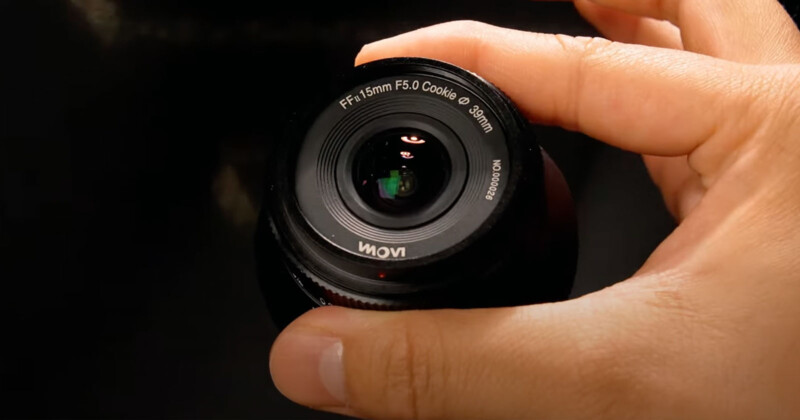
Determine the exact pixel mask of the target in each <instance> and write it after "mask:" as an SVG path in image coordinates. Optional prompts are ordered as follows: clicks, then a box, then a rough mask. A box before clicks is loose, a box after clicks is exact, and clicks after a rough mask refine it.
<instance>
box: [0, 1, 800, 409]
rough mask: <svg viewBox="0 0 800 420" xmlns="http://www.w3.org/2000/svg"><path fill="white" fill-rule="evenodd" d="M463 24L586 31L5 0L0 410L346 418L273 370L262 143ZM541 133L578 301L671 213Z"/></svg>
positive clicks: (477, 9)
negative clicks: (339, 85)
mask: <svg viewBox="0 0 800 420" xmlns="http://www.w3.org/2000/svg"><path fill="white" fill-rule="evenodd" d="M791 7H792V10H793V11H794V12H795V13H796V11H797V6H795V5H792V6H791ZM453 19H476V20H482V21H486V22H490V23H494V24H498V25H503V26H509V27H515V28H520V29H528V30H535V31H541V32H560V33H568V34H576V35H577V34H582V35H593V34H594V32H593V30H592V29H591V27H589V26H588V25H587V24H586V23H585V22H583V21H582V20H581V19H580V17H579V16H578V15H577V14H576V13H575V11H574V10H573V8H572V6H571V5H570V4H563V3H532V2H528V1H523V0H520V1H494V2H487V1H457V2H456V1H418V0H407V1H402V2H401V1H394V2H383V3H381V2H376V1H349V2H326V3H322V4H315V3H311V2H301V1H295V2H290V3H286V4H282V3H281V4H278V3H277V2H267V1H262V2H250V1H239V0H236V1H234V0H228V1H222V0H219V1H205V0H204V1H201V0H125V1H123V0H57V1H56V0H48V1H35V0H18V1H0V47H1V48H0V89H1V90H0V107H1V108H0V109H2V114H0V117H2V120H0V130H2V131H0V134H1V136H0V284H1V285H2V291H0V303H2V309H1V310H2V313H1V314H0V315H2V327H3V330H2V332H3V334H2V338H0V341H2V344H0V353H1V354H0V355H1V356H2V358H1V359H0V360H2V362H0V395H2V396H3V397H2V399H3V400H4V401H3V402H2V404H1V405H0V414H2V415H3V416H6V417H126V418H130V417H204V418H207V417H211V418H219V417H226V418H229V417H236V418H244V417H247V418H250V417H253V418H255V417H259V418H334V417H335V416H331V415H323V414H319V413H316V412H313V411H310V410H307V409H304V408H302V407H299V406H296V405H294V404H292V403H290V402H289V401H288V400H285V399H284V398H283V397H281V396H280V395H279V394H278V392H277V391H276V390H275V388H274V387H273V385H272V383H271V381H270V379H269V375H268V371H267V354H268V350H269V346H270V343H271V342H272V340H273V339H274V337H275V335H276V333H277V332H276V329H275V327H274V326H273V325H272V324H271V322H270V320H269V318H268V316H267V312H266V309H265V306H264V303H263V300H262V297H261V295H260V290H259V288H258V284H257V280H256V277H255V269H254V262H255V257H254V253H253V246H252V244H253V232H254V227H255V215H256V213H257V210H258V208H259V206H260V197H261V188H262V174H263V171H264V168H265V166H266V165H267V163H268V157H267V155H268V153H267V150H268V149H269V148H268V145H269V144H270V141H271V140H272V139H274V138H275V136H276V135H278V134H279V133H280V132H281V130H282V127H283V124H284V122H285V120H286V116H287V114H288V112H290V111H292V110H295V109H302V107H303V104H304V103H305V102H307V100H308V99H309V98H311V97H313V95H314V93H315V87H318V86H323V85H326V84H327V83H329V82H330V81H331V80H332V79H333V78H334V77H336V76H337V75H338V74H339V73H341V72H342V71H345V70H346V69H347V68H348V67H349V66H351V65H352V61H353V58H354V56H355V54H356V52H357V51H358V50H359V48H360V46H361V45H362V44H364V43H366V42H370V41H373V40H376V39H379V38H382V37H385V36H389V35H394V34H397V33H400V32H403V31H406V30H410V29H413V28H417V27H419V26H423V25H428V24H433V23H437V22H441V21H447V20H453ZM520 71H524V69H520ZM553 77H558V75H555V74H554V75H553ZM608 112H614V110H613V109H609V110H608ZM538 133H539V137H540V140H541V143H542V144H543V145H544V147H545V148H546V149H547V150H548V151H549V152H550V153H551V154H552V155H553V157H554V158H555V160H556V161H557V163H558V164H559V165H560V166H561V168H562V170H563V171H564V173H565V175H566V177H567V179H568V182H569V183H570V185H571V187H572V189H573V193H574V195H575V199H576V203H577V208H578V217H579V223H580V227H579V233H580V240H581V253H580V258H579V264H578V274H577V280H576V286H575V290H574V293H573V294H574V295H576V296H578V295H581V294H585V293H588V292H591V291H593V290H598V289H600V288H603V287H605V286H607V285H610V284H613V283H614V282H616V281H619V280H622V279H624V278H625V277H626V276H629V275H630V274H632V273H633V272H634V271H635V270H636V268H637V267H638V265H640V264H641V263H642V262H643V261H644V260H645V259H646V257H647V255H648V254H649V253H650V252H651V251H652V250H653V248H654V247H655V246H656V245H657V244H658V243H659V241H660V240H661V239H662V238H663V237H665V236H666V235H667V234H669V232H670V231H671V229H672V228H673V222H672V220H671V218H670V217H669V215H668V214H667V213H666V211H665V210H664V208H663V205H662V203H661V201H660V197H659V195H658V192H657V190H656V189H655V187H654V186H653V185H652V183H651V182H650V180H649V179H648V178H647V175H646V172H645V170H644V166H643V165H642V163H641V162H640V159H639V158H638V157H637V156H635V155H632V154H629V153H625V152H621V151H618V150H615V149H612V148H609V147H607V146H603V145H601V144H599V143H597V142H596V141H594V140H591V139H589V138H587V137H585V136H582V135H579V134H576V133H570V132H566V131H563V130H560V129H557V128H544V127H542V128H539V129H538Z"/></svg>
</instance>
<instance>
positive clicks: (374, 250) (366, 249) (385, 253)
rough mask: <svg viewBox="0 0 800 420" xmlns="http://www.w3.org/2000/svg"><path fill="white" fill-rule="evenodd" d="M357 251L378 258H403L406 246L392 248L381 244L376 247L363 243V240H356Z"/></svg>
mask: <svg viewBox="0 0 800 420" xmlns="http://www.w3.org/2000/svg"><path fill="white" fill-rule="evenodd" d="M358 252H360V253H362V254H367V255H371V256H373V257H377V258H380V259H382V260H385V259H387V258H389V257H392V258H405V257H406V247H404V246H403V247H399V248H392V247H388V246H381V247H377V246H375V245H372V244H365V243H364V242H361V241H358Z"/></svg>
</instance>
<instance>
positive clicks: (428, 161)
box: [353, 128, 452, 215]
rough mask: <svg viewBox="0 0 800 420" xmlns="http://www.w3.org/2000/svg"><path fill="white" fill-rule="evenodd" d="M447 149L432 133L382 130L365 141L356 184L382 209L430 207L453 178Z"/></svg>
mask: <svg viewBox="0 0 800 420" xmlns="http://www.w3.org/2000/svg"><path fill="white" fill-rule="evenodd" d="M451 171H452V167H451V165H450V158H449V156H448V154H447V149H445V148H444V146H443V145H442V143H441V142H440V141H439V140H438V139H437V138H436V137H434V136H433V135H432V134H430V133H426V132H423V131H421V130H415V129H410V128H393V129H389V130H386V131H382V132H380V133H378V134H376V135H375V136H373V137H372V138H370V139H368V140H367V141H365V142H364V144H363V145H361V146H360V148H359V149H358V152H357V153H356V157H355V160H354V161H353V183H354V184H355V188H356V191H357V192H358V195H359V196H360V197H361V199H362V200H364V202H365V203H366V204H367V205H368V206H370V207H372V208H373V209H375V210H376V211H378V212H381V213H386V214H389V215H408V214H415V213H419V212H420V211H422V210H424V209H426V208H430V207H431V205H432V204H433V203H434V202H435V200H436V198H437V197H439V196H441V194H442V192H443V191H444V189H445V187H447V186H448V185H447V183H448V181H449V180H450V173H451Z"/></svg>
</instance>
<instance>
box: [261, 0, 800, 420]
mask: <svg viewBox="0 0 800 420" xmlns="http://www.w3.org/2000/svg"><path fill="white" fill-rule="evenodd" d="M576 6H577V7H578V9H579V10H580V11H581V13H582V14H583V15H584V16H585V17H587V19H589V20H590V21H591V22H593V23H594V24H595V25H596V26H597V27H598V28H599V29H600V31H601V32H603V33H604V34H605V35H606V36H608V37H609V38H611V39H613V40H615V41H618V42H610V41H608V40H605V39H596V38H591V39H590V38H573V37H568V36H561V35H544V34H533V33H526V32H519V31H512V30H506V29H501V28H496V27H492V26H488V25H484V24H480V23H474V22H454V23H448V24H443V25H437V26H433V27H430V28H425V29H421V30H418V31H414V32H411V33H408V34H405V35H401V36H398V37H395V38H391V39H387V40H383V41H379V42H377V43H374V44H370V45H368V46H366V47H364V49H363V50H362V51H361V53H360V55H359V56H358V59H357V62H358V63H363V62H367V61H372V60H376V59H380V58H386V57H391V56H423V57H430V58H435V59H440V60H444V61H448V62H451V63H454V64H456V65H459V66H461V67H465V68H467V69H470V70H472V71H474V72H476V73H478V74H480V75H481V76H483V77H485V78H487V79H488V80H489V81H491V82H493V83H494V84H495V85H497V86H498V87H499V88H500V89H502V90H503V91H505V93H506V94H508V95H509V96H510V97H511V98H512V99H513V100H514V101H515V102H516V103H517V104H518V105H519V106H520V107H521V108H522V109H523V110H524V111H525V112H526V114H527V116H528V117H529V118H530V119H531V120H533V121H536V122H540V123H546V124H556V125H560V126H563V127H566V128H569V129H574V130H580V131H582V132H584V133H587V134H589V135H591V136H593V137H595V138H597V139H599V140H602V141H605V142H607V143H609V144H612V145H615V146H618V147H621V148H623V149H626V150H630V151H634V152H638V153H641V154H644V155H647V156H646V157H645V160H646V163H647V166H648V169H649V171H650V173H651V176H652V177H653V180H654V181H655V182H656V184H657V185H658V186H659V188H660V189H661V191H662V194H663V196H664V200H665V202H666V203H667V206H668V207H669V208H670V210H671V211H672V213H673V214H674V215H675V216H676V218H677V219H678V220H679V221H680V225H679V226H678V228H677V229H675V231H674V232H673V233H672V234H671V235H670V236H669V237H668V238H667V239H666V240H664V242H663V243H662V244H661V245H660V246H659V247H658V248H657V249H656V251H655V252H654V253H653V254H652V255H651V256H650V258H649V259H648V260H647V262H646V263H645V264H644V266H643V267H642V268H641V269H640V270H639V271H638V272H637V273H636V274H635V275H634V276H633V277H632V278H630V279H628V280H626V281H624V282H621V283H618V284H617V285H615V286H613V287H609V288H606V289H604V290H601V291H599V292H596V293H593V294H590V295H587V296H584V297H581V298H579V299H574V300H571V301H566V302H560V303H553V304H543V305H532V306H525V307H515V308H497V309H472V310H437V311H405V312H370V311H360V310H353V309H346V308H339V307H326V308H321V309H317V310H313V311H311V312H309V313H307V314H305V315H304V316H302V317H300V318H299V319H297V320H296V321H295V322H294V323H292V324H291V325H290V326H289V327H288V328H286V330H284V331H283V333H282V334H281V335H280V336H279V337H278V339H277V341H276V342H275V344H274V346H273V348H272V352H271V356H270V370H271V373H272V377H273V379H274V381H275V383H276V385H277V386H278V388H279V389H280V390H281V392H283V393H284V394H285V395H286V396H287V397H289V398H290V399H292V400H294V401H296V402H298V403H300V404H304V405H308V406H311V407H314V408H318V409H323V410H328V411H333V412H337V413H343V414H348V415H353V416H358V417H367V418H445V419H446V418H451V419H471V418H493V419H499V418H509V419H512V418H513V419H520V418H591V419H602V418H614V419H616V418H631V417H636V418H651V419H652V418H706V417H708V418H728V419H730V418H743V419H752V418H769V419H777V418H798V417H800V304H799V302H800V65H798V63H800V32H798V30H797V28H796V27H795V25H794V23H793V22H792V21H791V19H790V18H789V17H788V16H787V15H786V13H785V12H784V11H783V9H782V8H781V6H780V5H779V4H778V3H777V2H775V1H774V0H729V1H724V2H720V1H712V0H695V1H689V0H662V1H658V0H647V1H641V0H594V1H587V0H579V1H576ZM636 44H640V45H636ZM641 44H645V45H641Z"/></svg>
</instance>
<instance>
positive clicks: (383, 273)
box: [262, 58, 544, 307]
mask: <svg viewBox="0 0 800 420" xmlns="http://www.w3.org/2000/svg"><path fill="white" fill-rule="evenodd" d="M397 76H405V77H416V76H423V77H429V78H437V79H440V80H443V81H446V82H448V83H452V84H455V85H457V86H458V87H459V88H460V89H463V90H464V91H465V92H469V93H470V94H471V95H472V96H473V97H474V98H475V99H477V100H478V101H479V103H480V104H481V106H482V107H483V108H484V109H487V110H491V111H492V113H493V114H492V115H493V117H494V118H496V120H494V121H493V124H494V123H496V124H495V130H496V131H497V132H498V133H497V134H498V137H497V138H496V139H494V140H486V141H485V143H487V144H488V143H498V144H500V145H502V148H504V150H506V151H507V153H508V155H507V159H506V164H507V166H506V169H507V172H506V175H507V176H506V177H505V178H504V179H503V181H502V188H500V189H498V195H497V197H496V198H495V201H494V202H493V203H492V205H491V206H490V208H491V212H490V214H489V215H488V216H487V217H485V218H480V219H476V218H473V219H472V220H471V222H470V223H466V224H464V225H462V229H463V231H462V233H463V235H462V234H459V237H458V238H457V240H453V241H450V243H449V244H443V243H441V242H440V243H438V245H436V244H431V242H427V243H425V244H424V245H425V246H426V247H427V249H425V250H423V251H426V252H421V253H419V254H413V255H411V253H409V254H410V255H409V256H408V257H406V258H402V259H386V260H380V259H375V258H370V257H367V256H364V255H360V254H358V253H357V252H354V251H353V247H354V246H357V245H354V244H353V243H352V242H351V243H350V244H348V243H346V242H344V241H343V238H342V237H340V236H339V233H342V231H344V235H343V236H344V239H347V240H350V241H352V240H353V239H355V238H358V235H357V234H354V233H353V232H352V231H349V230H348V229H342V230H339V231H333V232H331V231H321V230H318V229H317V228H316V226H315V225H314V224H312V223H311V221H310V220H309V215H308V214H306V210H307V209H309V208H308V207H303V206H301V205H300V203H299V201H300V197H298V195H297V192H298V190H297V185H298V183H300V182H304V181H303V180H301V179H300V178H301V177H303V176H305V177H307V178H308V179H306V180H305V181H308V182H310V183H314V182H317V181H318V180H319V178H317V177H316V176H315V175H316V173H315V172H316V170H317V169H318V166H317V163H318V161H319V160H320V159H319V157H318V156H317V157H313V159H312V158H310V157H309V159H311V160H306V161H301V159H300V158H298V156H299V154H301V152H302V150H301V149H302V148H303V147H304V146H305V145H306V141H307V140H309V139H312V140H315V141H320V142H322V141H324V139H325V135H323V134H324V133H327V130H323V131H322V132H316V133H312V131H314V125H316V124H318V123H319V119H320V115H321V114H322V113H324V112H325V110H326V109H327V108H329V107H331V106H332V104H335V103H336V102H337V101H340V100H341V99H342V98H344V97H345V95H347V94H348V93H355V91H354V88H357V87H360V86H362V85H364V84H366V83H370V82H374V81H377V80H380V79H383V78H387V77H397ZM321 98H323V99H322V101H321V102H319V103H318V104H317V107H316V108H308V110H307V112H306V113H304V114H302V115H295V116H294V117H293V119H292V122H291V123H290V125H289V126H288V127H287V128H288V131H287V132H286V135H285V136H284V141H283V143H281V144H280V145H279V146H278V147H276V148H275V151H276V153H277V156H276V158H275V160H274V162H275V165H274V166H272V168H271V170H270V171H269V173H270V174H271V176H270V181H269V184H268V185H269V187H268V189H267V203H268V206H269V207H268V209H266V208H265V211H264V213H263V215H264V220H267V221H268V223H265V224H262V226H266V227H268V230H269V232H270V236H273V237H274V239H275V240H276V241H277V242H278V243H279V245H280V248H281V249H283V252H284V255H283V257H284V258H285V261H286V264H287V267H293V268H290V269H289V270H288V271H289V274H290V275H291V276H292V278H293V280H294V281H295V282H296V283H297V284H299V285H300V286H301V287H302V288H303V289H304V290H305V291H306V292H307V293H308V294H309V296H312V298H313V300H314V301H315V302H316V303H317V304H319V305H325V304H326V302H331V301H335V302H338V303H340V304H347V305H350V306H354V305H355V303H356V302H360V303H358V304H359V305H362V304H367V305H378V306H380V307H384V305H389V306H390V307H392V306H395V305H400V307H405V305H409V304H411V305H412V306H415V307H423V306H426V305H427V304H430V303H432V302H435V301H437V299H432V296H433V295H432V294H431V293H433V291H436V293H441V294H442V295H441V296H442V299H444V300H445V301H446V300H448V299H449V297H448V296H451V293H452V290H451V289H449V288H450V287H451V286H455V285H459V284H462V283H463V280H464V279H465V278H476V277H480V276H483V275H484V274H485V271H486V270H488V269H491V267H492V266H494V264H496V261H497V260H493V259H492V258H488V259H487V258H486V255H485V254H484V252H483V251H484V250H486V249H487V248H486V246H489V248H488V249H497V250H498V251H499V252H501V253H502V252H505V251H506V250H512V249H510V248H508V246H509V244H510V242H509V244H507V243H506V242H508V238H509V237H510V236H511V235H510V234H509V235H508V236H503V235H504V234H508V233H510V232H521V231H526V232H531V231H532V230H530V229H532V228H531V226H534V225H536V224H537V223H539V222H540V220H541V218H542V213H541V212H542V209H541V208H540V205H541V204H543V203H541V202H540V201H539V200H540V198H539V197H540V196H541V191H542V190H543V185H544V184H543V182H542V179H543V178H542V177H543V175H542V174H543V170H542V168H543V164H542V156H541V153H540V149H539V147H538V145H537V143H536V141H535V137H534V135H533V133H532V131H531V130H530V126H529V124H528V122H527V120H525V118H524V117H523V116H522V114H521V113H520V112H519V111H518V110H517V109H516V108H515V107H514V105H513V104H512V103H511V102H510V100H509V99H508V98H507V97H506V96H505V95H504V94H503V93H502V92H501V91H500V90H498V89H497V88H496V87H494V86H492V85H491V84H489V83H488V82H486V81H485V80H483V79H482V78H480V77H478V76H477V75H475V74H474V73H471V72H468V71H466V70H463V69H460V68H458V67H455V66H452V65H450V64H447V63H443V62H439V61H435V60H429V59H423V58H400V59H387V60H380V61H378V62H373V63H368V64H366V65H362V66H359V67H357V68H356V69H354V70H353V72H352V73H351V74H349V77H348V78H347V79H346V80H344V81H343V82H342V83H341V84H339V85H335V86H332V87H331V89H329V91H328V94H327V95H323V96H321ZM362 105H363V104H362ZM380 106H387V104H386V103H384V104H380ZM390 112H391V111H390ZM343 114H344V112H341V111H339V112H338V118H341V117H342V115H343ZM332 118H333V119H336V118H337V116H336V115H334V116H333V117H332ZM361 123H364V121H363V120H351V121H347V124H346V125H347V126H352V125H356V126H358V125H359V124H361ZM339 128H341V127H338V128H336V129H339ZM328 129H330V127H328ZM314 137H316V139H314ZM471 163H472V162H471V161H470V164H471ZM304 165H307V166H304ZM300 168H306V169H307V171H306V173H301V172H302V171H301V170H300ZM523 168H524V169H523ZM335 190H336V188H334V191H335ZM310 194H312V193H310ZM336 195H337V196H338V191H336ZM522 199H525V200H533V201H536V203H532V204H531V205H529V206H526V207H524V209H525V212H524V218H514V220H513V223H514V224H513V225H512V226H511V228H510V230H509V231H506V230H503V232H505V233H504V234H501V235H499V236H498V235H497V234H496V233H495V232H496V231H495V230H493V229H494V227H495V226H497V225H498V224H503V223H507V222H508V221H509V220H510V216H509V213H508V212H507V210H509V208H512V209H513V208H514V207H513V206H511V205H512V202H515V201H518V200H522ZM321 207H322V205H321V204H320V205H318V206H316V207H313V206H312V207H311V208H310V211H312V212H313V211H319V212H323V213H329V209H323V208H321ZM470 216H473V215H472V214H471V215H470ZM515 217H516V216H515ZM440 219H441V218H440ZM329 220H331V221H332V222H336V221H337V220H336V219H333V218H331V219H329ZM336 224H337V223H331V225H336ZM339 227H340V228H341V227H342V226H339ZM442 236H448V235H442ZM449 239H453V238H452V237H450V238H449ZM398 240H399V241H401V242H400V243H407V241H408V238H405V237H403V238H398ZM416 240H417V241H419V240H423V241H424V240H425V239H424V238H423V239H418V238H417V239H416ZM402 241H405V242H402ZM487 241H488V242H487ZM381 244H384V245H389V246H390V245H391V242H380V243H377V244H376V245H381ZM440 245H446V247H444V248H440V249H439V250H438V252H432V251H431V249H432V248H433V247H434V246H436V247H439V246H440ZM526 249H527V245H526ZM531 255H533V254H531ZM476 261H477V262H479V264H477V265H476ZM270 281H271V280H270ZM275 281H279V280H278V279H275ZM526 283H527V281H526ZM346 302H350V303H346ZM410 302H415V303H410ZM359 307H364V306H359ZM367 307H371V306H367ZM376 307H377V306H376Z"/></svg>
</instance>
